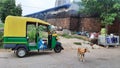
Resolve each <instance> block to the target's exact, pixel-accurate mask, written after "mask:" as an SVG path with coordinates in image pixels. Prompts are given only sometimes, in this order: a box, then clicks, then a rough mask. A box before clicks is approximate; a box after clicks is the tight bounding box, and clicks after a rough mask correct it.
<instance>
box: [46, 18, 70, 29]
mask: <svg viewBox="0 0 120 68" xmlns="http://www.w3.org/2000/svg"><path fill="white" fill-rule="evenodd" d="M47 21H48V22H49V23H50V24H52V25H54V26H57V27H62V28H63V29H69V27H70V18H54V19H48V20H47Z"/></svg>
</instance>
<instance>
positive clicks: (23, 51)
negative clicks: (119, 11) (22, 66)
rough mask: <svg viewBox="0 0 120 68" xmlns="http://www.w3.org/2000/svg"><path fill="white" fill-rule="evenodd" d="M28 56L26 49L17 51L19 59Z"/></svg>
mask: <svg viewBox="0 0 120 68" xmlns="http://www.w3.org/2000/svg"><path fill="white" fill-rule="evenodd" d="M26 54H27V52H26V49H25V48H19V49H17V51H16V55H17V56H18V57H19V58H23V57H25V55H26Z"/></svg>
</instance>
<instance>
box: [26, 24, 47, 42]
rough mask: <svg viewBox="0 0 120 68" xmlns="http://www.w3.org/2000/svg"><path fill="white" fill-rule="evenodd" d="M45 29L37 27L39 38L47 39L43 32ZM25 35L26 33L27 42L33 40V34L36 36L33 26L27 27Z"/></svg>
mask: <svg viewBox="0 0 120 68" xmlns="http://www.w3.org/2000/svg"><path fill="white" fill-rule="evenodd" d="M45 29H46V28H45V27H44V26H39V27H38V31H39V38H47V36H48V35H47V33H46V32H44V31H45ZM27 33H28V37H29V41H30V42H33V41H34V40H35V34H36V28H35V25H28V26H27Z"/></svg>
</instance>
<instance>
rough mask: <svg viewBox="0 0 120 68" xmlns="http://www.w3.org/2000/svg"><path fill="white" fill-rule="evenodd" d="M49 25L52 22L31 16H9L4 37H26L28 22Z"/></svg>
mask: <svg viewBox="0 0 120 68" xmlns="http://www.w3.org/2000/svg"><path fill="white" fill-rule="evenodd" d="M28 23H32V24H38V25H44V26H49V25H50V24H49V23H47V22H45V21H42V20H39V19H36V18H30V17H19V16H7V17H6V20H5V25H4V37H26V30H27V29H26V28H27V24H28Z"/></svg>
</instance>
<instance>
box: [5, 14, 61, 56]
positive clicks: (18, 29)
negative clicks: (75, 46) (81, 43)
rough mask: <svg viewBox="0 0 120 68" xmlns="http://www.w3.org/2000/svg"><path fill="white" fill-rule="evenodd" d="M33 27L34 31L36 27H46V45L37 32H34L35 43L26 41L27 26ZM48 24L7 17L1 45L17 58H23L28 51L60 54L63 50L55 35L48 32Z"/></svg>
mask: <svg viewBox="0 0 120 68" xmlns="http://www.w3.org/2000/svg"><path fill="white" fill-rule="evenodd" d="M31 24H33V25H35V27H36V30H38V26H39V25H42V26H45V27H47V32H48V38H47V43H44V41H43V40H41V39H39V34H38V32H39V31H36V34H35V42H34V44H31V43H30V42H29V41H28V40H29V38H28V35H27V25H31ZM50 26H51V25H50V24H49V23H47V22H45V21H42V20H40V19H36V18H30V17H19V16H7V17H6V19H5V25H4V36H3V39H4V40H3V43H4V48H5V49H12V50H13V51H14V52H15V54H16V56H17V57H20V58H22V57H25V56H26V55H27V54H28V53H29V52H30V51H33V50H37V51H39V50H44V51H45V50H53V49H54V51H55V52H56V53H60V52H61V50H63V47H62V46H61V43H60V42H58V41H57V34H54V33H52V32H51V31H50V29H51V28H50Z"/></svg>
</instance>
